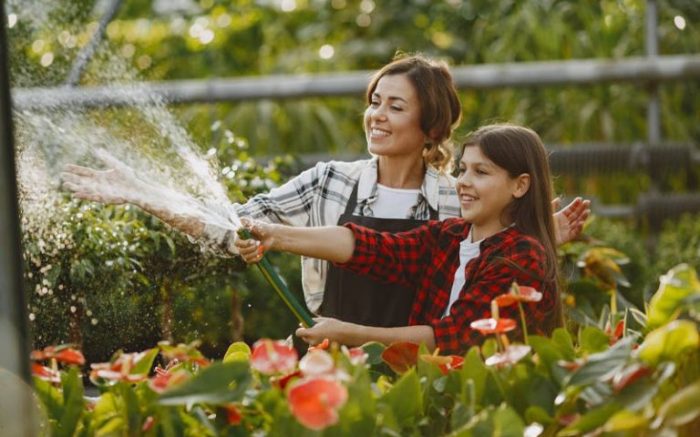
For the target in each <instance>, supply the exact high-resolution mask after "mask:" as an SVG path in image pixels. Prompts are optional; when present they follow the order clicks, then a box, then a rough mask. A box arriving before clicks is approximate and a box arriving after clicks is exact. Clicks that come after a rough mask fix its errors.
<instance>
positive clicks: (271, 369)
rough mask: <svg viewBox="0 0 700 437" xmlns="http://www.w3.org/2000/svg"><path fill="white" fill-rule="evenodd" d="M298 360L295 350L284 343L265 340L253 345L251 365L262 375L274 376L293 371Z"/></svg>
mask: <svg viewBox="0 0 700 437" xmlns="http://www.w3.org/2000/svg"><path fill="white" fill-rule="evenodd" d="M297 360H298V355H297V351H296V350H294V348H292V347H290V346H288V345H287V344H285V343H284V342H283V341H279V340H276V341H274V340H270V339H267V338H264V339H261V340H258V341H257V342H255V344H254V345H253V353H252V354H251V356H250V365H251V367H252V368H253V369H255V370H257V371H258V372H260V373H262V374H265V375H272V374H275V373H289V372H291V371H293V370H294V367H295V366H296V365H297Z"/></svg>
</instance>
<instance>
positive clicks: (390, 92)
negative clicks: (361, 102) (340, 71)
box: [364, 74, 426, 157]
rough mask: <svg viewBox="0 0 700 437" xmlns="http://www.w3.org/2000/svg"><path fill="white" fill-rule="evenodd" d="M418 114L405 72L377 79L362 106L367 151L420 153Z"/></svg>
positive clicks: (421, 135) (421, 139)
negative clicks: (367, 104) (368, 101)
mask: <svg viewBox="0 0 700 437" xmlns="http://www.w3.org/2000/svg"><path fill="white" fill-rule="evenodd" d="M420 117H421V114H420V102H419V101H418V94H417V93H416V90H415V88H414V87H413V84H412V83H411V81H410V80H409V79H408V78H407V77H406V75H403V74H398V75H391V76H384V77H382V78H381V79H379V81H378V82H377V86H376V88H375V89H374V92H373V93H372V99H371V102H370V104H369V106H368V107H367V110H365V119H364V125H365V134H366V136H367V147H368V149H369V151H370V153H372V154H374V155H380V156H391V157H396V156H405V155H417V156H419V157H422V151H423V146H424V145H425V143H426V135H425V134H424V133H423V131H422V130H421V128H420Z"/></svg>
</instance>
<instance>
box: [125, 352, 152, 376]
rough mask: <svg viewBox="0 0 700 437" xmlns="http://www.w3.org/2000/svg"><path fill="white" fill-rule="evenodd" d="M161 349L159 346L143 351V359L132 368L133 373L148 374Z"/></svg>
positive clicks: (131, 372)
mask: <svg viewBox="0 0 700 437" xmlns="http://www.w3.org/2000/svg"><path fill="white" fill-rule="evenodd" d="M158 352H160V350H159V349H158V348H157V347H154V348H151V349H148V350H145V351H143V352H142V353H143V355H142V356H141V359H140V360H139V361H138V362H137V363H136V364H135V365H134V367H132V368H131V370H130V371H129V373H130V374H131V375H148V374H149V372H150V371H151V368H152V367H153V360H155V359H156V356H158Z"/></svg>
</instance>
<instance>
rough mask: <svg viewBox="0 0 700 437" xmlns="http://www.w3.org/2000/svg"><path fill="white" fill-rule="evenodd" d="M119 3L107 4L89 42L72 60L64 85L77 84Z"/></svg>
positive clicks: (71, 85) (117, 1)
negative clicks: (73, 60)
mask: <svg viewBox="0 0 700 437" xmlns="http://www.w3.org/2000/svg"><path fill="white" fill-rule="evenodd" d="M121 4H122V0H112V2H111V3H110V4H109V6H107V11H106V12H105V13H104V15H102V18H101V19H100V24H99V26H97V29H96V30H95V33H93V34H92V38H90V42H88V43H87V44H86V45H85V46H84V47H83V48H82V49H81V50H80V53H78V56H77V57H76V58H75V62H73V65H72V66H71V70H70V73H68V79H66V86H69V87H74V86H76V85H77V84H78V82H79V81H80V76H82V75H83V70H85V67H86V66H87V63H88V61H89V60H90V58H92V55H94V54H95V51H96V50H97V46H98V45H99V44H100V41H102V37H103V36H104V33H105V30H107V25H108V24H109V22H110V21H112V18H114V16H115V15H116V14H117V11H118V10H119V6H121Z"/></svg>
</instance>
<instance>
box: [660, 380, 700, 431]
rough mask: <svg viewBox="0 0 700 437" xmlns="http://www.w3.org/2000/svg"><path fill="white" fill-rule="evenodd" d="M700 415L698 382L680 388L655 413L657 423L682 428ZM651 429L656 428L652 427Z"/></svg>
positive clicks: (699, 384) (699, 382)
mask: <svg viewBox="0 0 700 437" xmlns="http://www.w3.org/2000/svg"><path fill="white" fill-rule="evenodd" d="M698 415H700V381H696V382H694V383H693V384H691V385H689V386H688V387H685V388H682V389H681V390H680V391H678V392H676V393H674V394H673V395H672V396H671V397H669V398H668V399H666V402H664V403H663V405H661V407H660V408H659V410H658V413H657V419H656V421H655V422H657V423H655V424H654V425H658V422H663V424H664V425H666V426H673V427H676V426H682V425H685V424H686V423H688V422H690V421H692V420H694V419H695V418H696V417H698ZM654 425H652V426H653V427H657V426H654Z"/></svg>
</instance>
